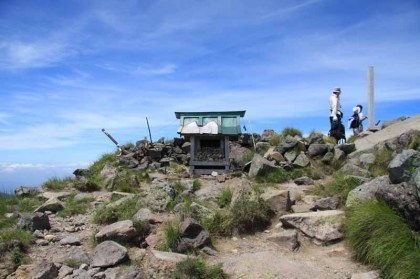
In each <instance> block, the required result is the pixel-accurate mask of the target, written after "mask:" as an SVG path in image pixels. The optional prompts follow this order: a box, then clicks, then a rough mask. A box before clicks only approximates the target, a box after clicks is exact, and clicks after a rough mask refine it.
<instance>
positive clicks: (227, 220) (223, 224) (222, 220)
mask: <svg viewBox="0 0 420 279" xmlns="http://www.w3.org/2000/svg"><path fill="white" fill-rule="evenodd" d="M201 224H202V225H203V227H204V228H205V229H206V230H207V231H208V232H210V234H212V235H213V236H231V235H232V233H233V229H234V227H233V218H232V215H231V214H230V213H229V211H216V212H214V213H213V214H211V215H210V216H208V217H206V218H204V219H203V220H201Z"/></svg>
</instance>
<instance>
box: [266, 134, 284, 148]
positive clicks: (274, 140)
mask: <svg viewBox="0 0 420 279" xmlns="http://www.w3.org/2000/svg"><path fill="white" fill-rule="evenodd" d="M283 139H284V136H283V135H275V136H273V137H271V138H270V140H269V141H268V142H269V143H270V145H271V146H278V145H279V144H280V142H281V141H282V140H283Z"/></svg>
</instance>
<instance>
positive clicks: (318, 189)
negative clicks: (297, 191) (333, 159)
mask: <svg viewBox="0 0 420 279" xmlns="http://www.w3.org/2000/svg"><path fill="white" fill-rule="evenodd" d="M359 185H360V180H359V179H357V178H356V177H353V176H349V175H344V174H342V173H338V172H337V173H335V174H334V175H333V178H332V180H330V181H328V182H327V183H325V185H321V184H318V185H316V186H315V187H314V188H313V190H312V191H311V192H312V193H313V194H316V195H319V196H323V197H331V196H336V197H338V198H339V199H340V204H341V205H343V204H345V202H346V199H347V195H348V194H349V192H350V191H351V190H353V189H354V188H356V187H357V186H359Z"/></svg>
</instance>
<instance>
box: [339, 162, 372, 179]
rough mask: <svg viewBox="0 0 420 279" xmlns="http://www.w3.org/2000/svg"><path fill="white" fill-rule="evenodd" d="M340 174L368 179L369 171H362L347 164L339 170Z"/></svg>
mask: <svg viewBox="0 0 420 279" xmlns="http://www.w3.org/2000/svg"><path fill="white" fill-rule="evenodd" d="M340 172H342V173H344V174H349V175H353V176H361V177H369V176H370V175H369V171H367V170H365V169H362V168H360V167H358V166H356V165H353V164H350V163H347V164H345V165H344V166H343V167H342V168H341V169H340Z"/></svg>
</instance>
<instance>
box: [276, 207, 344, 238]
mask: <svg viewBox="0 0 420 279" xmlns="http://www.w3.org/2000/svg"><path fill="white" fill-rule="evenodd" d="M344 218H345V215H344V211H341V210H326V211H316V212H306V213H293V214H287V215H283V216H281V217H280V221H281V222H282V223H283V225H284V226H285V227H292V228H296V229H299V230H300V231H301V232H302V233H304V234H305V235H307V236H309V237H312V238H315V239H316V240H318V241H321V242H323V243H330V242H335V241H337V240H340V239H342V238H343V233H342V231H341V225H342V221H343V219H344Z"/></svg>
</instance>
